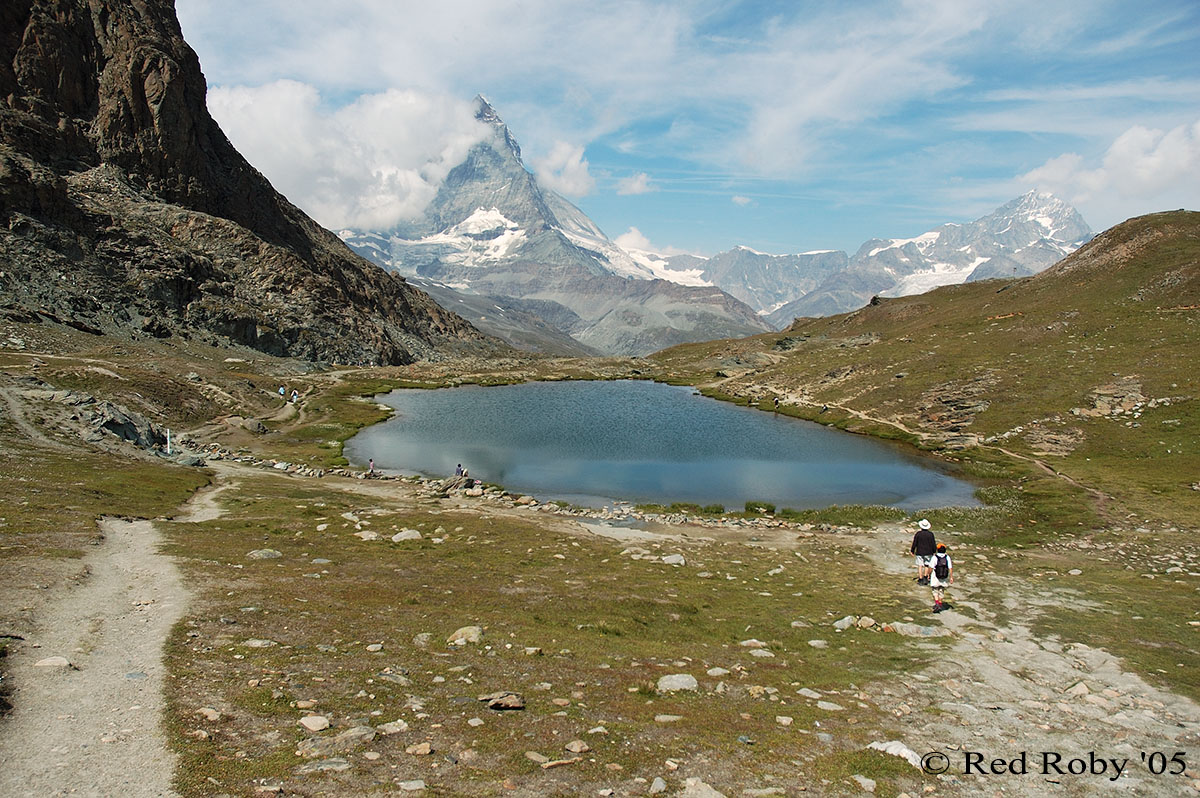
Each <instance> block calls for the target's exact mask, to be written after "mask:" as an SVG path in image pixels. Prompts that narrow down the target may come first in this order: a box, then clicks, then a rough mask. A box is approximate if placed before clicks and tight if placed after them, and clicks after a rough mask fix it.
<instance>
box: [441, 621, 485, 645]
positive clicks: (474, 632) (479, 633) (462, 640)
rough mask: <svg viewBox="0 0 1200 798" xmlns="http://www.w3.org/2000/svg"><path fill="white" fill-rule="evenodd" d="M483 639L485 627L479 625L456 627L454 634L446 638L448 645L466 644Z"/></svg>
mask: <svg viewBox="0 0 1200 798" xmlns="http://www.w3.org/2000/svg"><path fill="white" fill-rule="evenodd" d="M482 639H483V629H482V628H481V627H479V626H464V627H462V628H460V629H456V630H455V632H454V634H452V635H450V636H449V637H448V638H446V645H448V646H465V645H467V644H469V643H478V642H479V641H480V640H482Z"/></svg>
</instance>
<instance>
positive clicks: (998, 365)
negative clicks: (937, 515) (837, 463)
mask: <svg viewBox="0 0 1200 798" xmlns="http://www.w3.org/2000/svg"><path fill="white" fill-rule="evenodd" d="M1198 264H1200V213H1195V212H1188V211H1175V212H1169V213H1160V214H1154V215H1151V216H1145V217H1140V218H1137V219H1132V220H1130V221H1128V222H1125V223H1124V224H1121V225H1118V226H1117V227H1114V228H1113V229H1111V230H1109V231H1107V232H1106V233H1104V234H1102V235H1100V236H1098V237H1097V238H1096V239H1095V240H1093V241H1092V242H1091V243H1090V244H1088V245H1087V246H1086V247H1084V248H1083V249H1081V250H1080V251H1079V252H1077V253H1075V254H1074V255H1072V256H1071V257H1069V258H1067V259H1066V260H1064V261H1062V262H1061V263H1059V264H1057V265H1056V266H1054V267H1053V268H1051V269H1050V270H1048V271H1046V272H1043V273H1042V274H1040V275H1037V276H1035V277H1031V278H1025V279H1021V280H1015V281H987V282H982V283H972V284H967V285H956V286H948V287H945V288H941V289H938V290H936V291H933V292H931V293H928V294H923V295H920V296H912V297H904V298H898V299H879V300H877V301H875V302H873V303H872V304H870V305H868V306H866V307H864V308H862V309H860V310H858V311H855V312H853V313H849V314H846V315H842V316H836V317H831V318H823V319H797V320H796V322H795V323H793V324H792V325H791V327H789V328H788V329H787V330H786V331H784V332H782V333H776V334H771V335H762V336H757V337H754V338H748V339H744V340H740V341H721V342H711V343H707V344H696V345H690V346H681V347H676V348H673V349H670V350H667V351H665V352H662V353H660V354H658V355H656V356H655V357H654V361H655V362H656V363H657V364H658V365H659V366H660V367H661V368H662V376H664V377H665V378H668V379H676V380H682V381H688V382H693V383H696V384H701V385H705V386H706V387H707V389H708V390H710V391H712V392H715V393H724V394H727V395H729V396H732V397H740V398H742V399H746V400H750V401H755V402H770V401H771V400H772V399H773V397H774V396H779V397H780V398H781V401H782V402H783V403H784V410H785V411H788V412H792V413H794V414H796V415H800V416H804V417H809V418H813V419H815V420H818V421H822V422H823V423H830V424H836V425H838V426H843V427H847V428H850V429H856V430H861V431H869V432H872V433H875V434H883V435H889V436H894V437H899V438H902V439H906V440H909V441H910V442H913V443H916V444H918V445H920V446H923V447H925V448H930V449H937V450H942V451H948V452H951V453H953V454H954V456H955V457H962V458H963V459H965V460H966V461H967V462H968V464H969V465H970V470H972V471H973V472H974V473H988V472H989V471H991V472H992V473H995V474H996V475H1002V474H1009V475H1016V474H1018V473H1020V472H1021V471H1022V470H1027V473H1025V474H1024V476H1025V477H1026V478H1027V481H1028V482H1033V483H1039V482H1043V481H1044V480H1043V479H1042V478H1041V477H1040V476H1039V475H1044V473H1045V468H1043V467H1042V466H1045V467H1046V468H1049V469H1052V470H1053V471H1054V472H1057V473H1058V474H1060V475H1061V476H1062V478H1056V479H1055V480H1052V481H1051V482H1049V483H1045V486H1049V485H1054V486H1056V487H1054V488H1048V487H1045V486H1043V487H1045V489H1046V490H1048V491H1049V492H1048V493H1047V495H1045V496H1043V497H1042V499H1043V502H1042V506H1043V509H1044V508H1045V507H1046V506H1048V505H1058V506H1057V507H1053V508H1052V511H1051V512H1049V513H1048V516H1049V517H1053V518H1057V519H1058V520H1059V521H1060V522H1062V521H1063V520H1068V521H1070V523H1071V524H1072V525H1077V524H1078V523H1081V522H1087V520H1088V519H1089V516H1091V515H1092V514H1097V515H1098V518H1093V519H1092V520H1104V521H1109V522H1125V521H1131V522H1132V521H1136V522H1138V523H1147V522H1163V523H1165V524H1168V525H1174V524H1183V525H1195V524H1200V501H1198V500H1197V499H1200V494H1198V493H1197V490H1198V488H1197V487H1196V483H1197V480H1198V478H1200V453H1198V452H1197V448H1196V442H1197V441H1198V440H1200V407H1198V404H1197V401H1196V397H1197V394H1198V392H1200V379H1198V376H1197V371H1196V368H1195V365H1196V361H1197V357H1196V356H1197V354H1198V352H1200V347H1198V346H1197V341H1200V265H1198ZM1010 455H1011V456H1010ZM1022 458H1024V459H1022ZM1072 482H1073V483H1077V484H1078V486H1079V488H1076V487H1075V486H1074V485H1072ZM1030 487H1032V485H1030ZM1040 489H1042V488H1039V490H1040ZM1035 504H1036V502H1035ZM1060 525H1061V524H1060Z"/></svg>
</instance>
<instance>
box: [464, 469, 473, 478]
mask: <svg viewBox="0 0 1200 798" xmlns="http://www.w3.org/2000/svg"><path fill="white" fill-rule="evenodd" d="M462 475H463V476H464V477H469V476H471V475H470V474H468V473H467V469H465V468H464V469H463V472H462Z"/></svg>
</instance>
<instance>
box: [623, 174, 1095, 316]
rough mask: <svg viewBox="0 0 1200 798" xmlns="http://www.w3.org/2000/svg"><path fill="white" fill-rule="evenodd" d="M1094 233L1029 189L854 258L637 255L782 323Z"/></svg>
mask: <svg viewBox="0 0 1200 798" xmlns="http://www.w3.org/2000/svg"><path fill="white" fill-rule="evenodd" d="M1090 238H1091V229H1090V228H1089V227H1088V225H1087V222H1085V221H1084V220H1083V218H1082V217H1081V216H1080V215H1079V213H1078V212H1077V211H1076V210H1075V209H1074V208H1072V207H1071V206H1070V205H1069V204H1067V203H1066V202H1063V201H1062V200H1060V199H1058V198H1057V197H1054V196H1053V195H1051V194H1046V193H1039V192H1037V191H1030V192H1029V193H1027V194H1025V195H1023V196H1021V197H1018V198H1016V199H1014V200H1013V201H1011V202H1009V203H1007V204H1005V205H1003V206H1001V207H1000V208H997V209H996V210H995V211H993V212H992V213H990V214H988V215H986V216H984V217H982V218H980V219H977V220H975V221H973V222H968V223H966V224H944V225H941V226H939V227H936V228H934V229H933V230H930V231H928V232H926V233H923V234H921V235H919V236H916V237H915V238H908V239H900V238H890V239H882V238H875V239H871V240H869V241H867V242H865V243H864V244H863V245H862V246H861V247H859V249H858V252H856V253H855V254H854V256H853V257H850V256H848V255H847V254H846V253H845V252H842V251H841V250H821V251H816V252H805V253H801V254H798V255H771V254H768V253H765V252H758V251H756V250H753V249H751V248H749V247H745V246H738V247H734V248H733V249H731V250H727V251H725V252H721V253H718V254H717V255H714V256H712V257H711V258H701V257H697V256H692V255H684V256H667V257H664V256H656V255H654V254H653V253H634V254H635V257H640V258H641V259H643V260H646V259H652V258H658V259H659V260H660V261H661V263H662V264H663V268H664V269H677V270H678V272H677V273H678V274H679V275H680V276H681V277H685V278H686V279H687V280H690V281H693V282H697V281H698V282H700V283H708V284H711V285H716V286H718V287H719V288H721V289H723V290H724V291H726V292H728V293H730V294H732V295H733V296H735V297H737V298H738V299H740V300H742V301H743V302H745V303H746V304H748V305H750V307H752V308H754V309H755V310H756V311H758V312H759V313H760V314H762V315H764V316H765V317H766V318H767V319H768V320H769V321H770V322H771V324H772V326H773V327H775V328H776V329H782V328H783V327H786V326H787V325H788V324H790V323H791V321H792V319H793V318H795V317H797V316H830V315H834V314H837V313H844V312H846V311H849V310H854V309H855V308H859V307H862V306H863V305H864V304H866V303H867V302H868V301H870V299H871V297H872V296H875V295H879V296H908V295H911V294H920V293H924V292H925V291H928V290H930V289H933V288H936V287H938V286H941V285H949V284H952V283H961V282H967V281H973V280H984V279H988V278H992V277H1024V276H1028V275H1031V274H1036V273H1037V272H1039V271H1041V270H1043V269H1045V268H1047V267H1049V266H1051V265H1052V264H1054V263H1056V262H1057V261H1059V260H1061V259H1062V258H1063V257H1065V256H1066V255H1069V254H1070V253H1071V252H1074V251H1075V250H1076V249H1078V248H1079V247H1080V246H1081V245H1082V244H1084V243H1086V242H1087V241H1088V240H1089V239H1090ZM660 273H662V274H663V275H664V276H666V277H667V278H668V279H670V278H671V276H672V275H671V273H669V272H666V271H662V270H660Z"/></svg>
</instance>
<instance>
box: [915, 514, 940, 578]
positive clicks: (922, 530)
mask: <svg viewBox="0 0 1200 798" xmlns="http://www.w3.org/2000/svg"><path fill="white" fill-rule="evenodd" d="M909 551H910V552H912V555H913V556H914V557H915V558H916V562H917V584H918V585H927V584H929V572H930V569H931V568H932V567H933V556H934V554H935V553H936V551H937V547H936V545H935V543H934V538H933V525H932V524H930V523H929V521H928V519H925V518H922V519H921V520H920V521H918V522H917V534H915V535H913V540H912V546H910V547H909Z"/></svg>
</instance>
